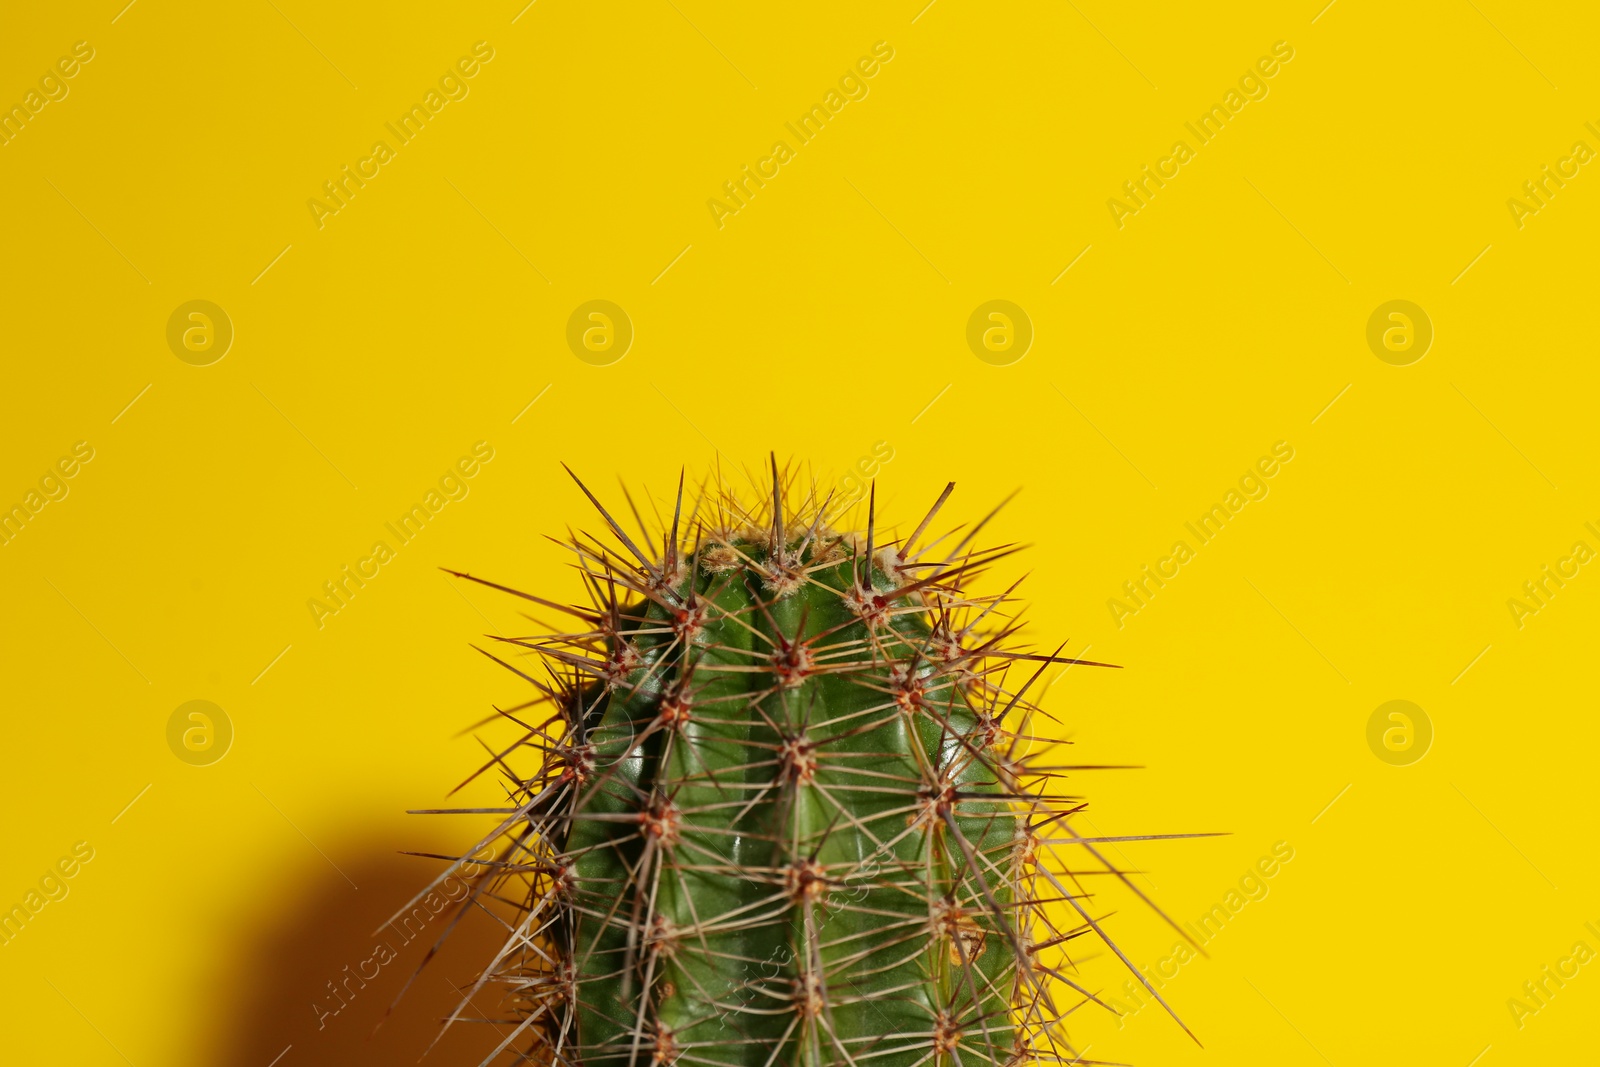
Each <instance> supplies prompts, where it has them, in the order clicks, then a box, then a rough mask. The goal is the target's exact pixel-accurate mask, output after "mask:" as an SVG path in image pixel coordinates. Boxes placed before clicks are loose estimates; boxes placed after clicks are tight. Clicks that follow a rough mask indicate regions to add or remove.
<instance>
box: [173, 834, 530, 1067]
mask: <svg viewBox="0 0 1600 1067" xmlns="http://www.w3.org/2000/svg"><path fill="white" fill-rule="evenodd" d="M343 867H344V872H345V874H346V875H348V876H349V880H348V881H347V880H346V878H345V877H343V876H341V875H340V874H339V873H338V872H337V871H335V870H334V869H333V868H332V867H330V866H328V865H327V864H322V865H321V867H320V870H317V869H308V871H307V875H306V879H305V880H304V881H303V882H301V883H298V884H297V885H296V886H295V887H294V889H293V890H292V892H291V893H290V894H289V896H288V898H287V899H285V900H284V901H283V902H282V903H281V905H280V906H279V907H278V908H276V909H275V910H274V911H273V912H272V913H271V914H270V915H268V916H267V917H265V918H264V919H263V920H262V922H261V924H260V926H259V927H258V928H257V929H256V930H255V931H253V932H252V933H251V934H249V935H247V936H246V937H245V938H244V939H243V941H242V944H241V947H240V951H241V953H242V956H241V957H240V958H238V959H237V960H235V961H234V962H233V963H232V964H230V966H229V968H228V970H229V972H230V973H229V974H228V975H227V982H228V984H229V985H230V986H233V987H235V990H234V996H233V997H232V1004H231V1007H230V1008H229V1009H228V1010H226V1011H225V1013H224V1018H222V1019H219V1020H218V1022H219V1024H220V1025H218V1027H217V1028H216V1030H215V1031H214V1034H213V1038H212V1048H211V1051H210V1053H209V1055H208V1056H207V1057H206V1059H205V1062H207V1063H210V1064H215V1065H218V1067H267V1065H268V1064H272V1063H274V1059H275V1057H278V1056H280V1055H282V1059H281V1060H278V1061H277V1067H335V1065H337V1067H349V1065H350V1064H357V1063H359V1064H362V1065H364V1067H367V1065H370V1067H390V1065H395V1067H398V1065H400V1064H406V1065H412V1064H416V1063H418V1061H419V1058H420V1057H421V1056H422V1055H423V1052H424V1050H426V1049H427V1048H428V1046H429V1044H430V1043H431V1042H432V1041H433V1040H434V1039H435V1038H436V1037H439V1032H440V1024H441V1021H442V1020H443V1019H444V1018H445V1017H446V1016H447V1015H449V1013H450V1012H452V1011H453V1010H454V1009H455V1006H456V1005H457V1004H458V1003H459V1001H460V996H461V994H460V993H459V992H458V991H457V988H456V987H457V986H459V987H460V988H461V989H463V990H465V989H467V988H470V983H471V982H472V980H473V979H474V978H475V977H476V975H477V973H478V971H479V970H480V969H481V968H482V966H483V965H484V964H485V963H486V962H487V961H488V960H490V959H491V958H493V954H494V952H495V951H496V950H497V949H498V948H499V947H500V945H501V943H502V941H503V928H502V927H500V926H499V924H498V923H496V922H495V921H494V920H493V919H492V918H491V917H490V916H487V915H484V914H483V913H482V912H481V911H479V910H477V909H473V910H472V911H471V912H469V914H467V915H466V916H465V917H464V918H462V920H461V921H460V923H458V924H457V925H456V927H455V928H454V930H453V931H452V932H451V933H450V936H449V937H448V938H447V939H446V941H445V943H444V945H443V947H441V948H440V950H439V952H438V953H437V954H436V955H435V956H434V958H433V959H432V960H430V961H429V963H428V966H427V967H426V968H425V969H423V971H422V972H421V974H418V975H417V976H416V979H415V980H414V981H412V982H411V986H410V988H409V989H408V990H406V993H405V997H404V998H403V999H402V1000H401V1001H400V1003H399V1004H398V1005H397V1006H396V1007H395V1008H394V1010H393V1011H392V1012H389V1013H388V1015H387V1018H385V1013H386V1012H388V1009H389V1006H390V1004H391V1003H392V1002H393V1001H394V999H395V997H396V996H397V995H399V993H400V991H401V989H402V987H404V986H405V984H406V982H407V980H408V979H411V977H412V975H413V974H414V973H415V972H416V970H417V967H418V965H419V964H421V963H422V960H423V958H424V957H425V956H426V955H427V953H428V950H429V949H430V948H431V947H432V946H433V944H434V942H435V941H436V940H438V938H439V936H440V934H442V933H443V932H444V930H445V928H446V926H447V925H448V924H449V922H450V920H451V918H452V917H453V916H454V914H455V907H456V906H455V905H446V906H444V907H443V908H442V909H441V910H440V911H439V912H438V914H437V915H429V914H428V912H427V911H426V910H424V912H423V915H424V916H427V917H428V919H429V921H427V922H426V923H423V922H421V921H420V920H413V922H412V923H411V925H410V926H409V927H407V928H406V929H404V930H396V929H394V928H388V929H386V930H384V931H383V932H382V933H381V934H376V935H375V934H374V933H373V931H374V930H376V929H377V928H378V926H379V924H381V923H383V922H384V921H385V920H386V919H388V918H389V916H390V915H392V914H393V913H394V912H395V911H396V910H398V909H399V908H400V906H401V905H403V904H404V903H405V902H406V901H408V900H409V899H410V898H411V897H412V896H413V895H414V894H415V893H417V892H418V891H419V890H421V889H422V888H423V887H424V886H425V885H426V884H427V883H428V881H429V880H430V879H432V878H433V877H434V876H435V875H436V874H438V872H439V870H440V866H439V865H438V864H437V863H434V862H431V861H428V860H424V859H418V858H416V857H411V856H400V855H392V854H391V855H382V854H374V855H369V856H368V857H366V858H364V859H363V860H361V861H359V862H357V863H355V864H353V865H352V864H350V863H344V864H343ZM352 882H353V883H354V884H355V886H356V887H357V888H352V886H351V883H352ZM408 933H409V934H410V935H411V938H410V940H406V937H405V935H406V934H408ZM380 945H387V946H388V947H389V949H390V950H391V951H392V955H388V956H387V957H386V955H385V953H383V952H381V951H380V950H379V946H380ZM347 967H348V968H349V969H348V970H346V968H347ZM374 970H376V972H377V973H376V975H375V976H373V972H374ZM363 975H366V976H371V977H370V978H363ZM330 982H332V983H334V985H335V986H338V987H339V990H340V993H341V994H342V998H343V999H342V1000H341V999H339V998H336V997H335V995H334V993H333V992H331V991H330V989H329V985H328V983H330ZM497 996H498V994H497V992H496V991H494V990H485V991H484V992H482V993H481V994H480V995H479V996H478V998H477V1000H476V1002H475V1003H476V1006H477V1010H476V1011H473V1012H470V1013H464V1015H467V1014H470V1015H472V1016H474V1017H478V1018H482V1017H484V1016H494V1015H496V1014H497V1013H496V1011H495V1008H496V999H497ZM335 1009H337V1011H335ZM380 1021H382V1026H381V1027H380V1026H379V1025H378V1024H379V1022H380ZM501 1037H503V1032H502V1031H501V1029H500V1028H499V1027H491V1026H485V1025H483V1024H481V1023H474V1022H465V1021H463V1022H458V1023H456V1024H455V1025H453V1026H451V1027H450V1029H449V1030H448V1031H446V1032H445V1033H444V1036H443V1037H442V1038H440V1039H439V1043H438V1045H436V1046H435V1047H434V1048H433V1051H432V1052H431V1053H429V1054H428V1056H427V1058H426V1059H425V1060H421V1062H422V1063H423V1064H428V1063H436V1064H440V1065H448V1064H455V1063H478V1062H480V1061H481V1060H482V1059H483V1058H484V1057H485V1056H486V1055H488V1053H489V1052H490V1050H492V1049H493V1048H494V1046H495V1045H496V1044H497V1043H498V1042H499V1040H500V1039H501ZM285 1049H288V1051H287V1052H285Z"/></svg>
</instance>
